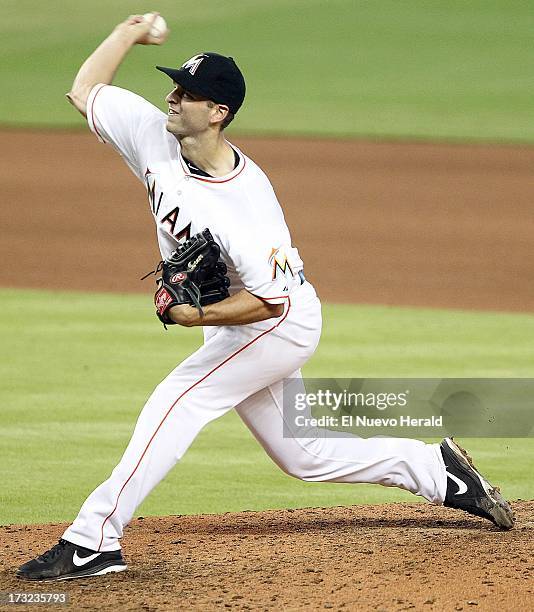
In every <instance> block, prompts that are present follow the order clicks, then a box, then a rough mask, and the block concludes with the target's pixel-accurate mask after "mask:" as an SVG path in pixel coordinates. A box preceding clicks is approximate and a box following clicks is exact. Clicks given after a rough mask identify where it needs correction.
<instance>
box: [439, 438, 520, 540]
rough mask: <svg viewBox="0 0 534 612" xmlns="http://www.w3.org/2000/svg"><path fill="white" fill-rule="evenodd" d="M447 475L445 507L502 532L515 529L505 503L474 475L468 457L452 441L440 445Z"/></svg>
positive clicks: (476, 474)
mask: <svg viewBox="0 0 534 612" xmlns="http://www.w3.org/2000/svg"><path fill="white" fill-rule="evenodd" d="M440 448H441V454H442V456H443V461H444V462H445V467H446V472H447V493H446V494H445V501H444V502H443V505H444V506H448V507H449V508H457V509H458V510H464V511H465V512H468V513H469V514H475V515H476V516H481V517H482V518H486V519H488V520H490V521H491V522H492V523H494V524H495V525H497V527H500V528H501V529H511V528H512V527H513V526H514V521H515V517H514V513H513V512H512V508H510V505H509V504H508V502H507V501H506V500H505V499H504V497H503V496H502V495H501V493H500V492H499V489H498V488H496V487H492V486H491V485H490V483H489V482H488V481H487V480H486V479H485V478H484V477H483V476H482V475H481V474H480V473H479V472H478V471H477V469H476V468H475V466H474V465H473V461H472V459H471V457H470V456H469V455H468V454H467V453H466V452H465V451H464V449H463V448H461V447H460V446H458V444H456V442H455V441H454V440H453V439H452V438H445V439H444V440H443V442H442V443H441V445H440Z"/></svg>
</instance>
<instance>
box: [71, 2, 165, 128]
mask: <svg viewBox="0 0 534 612" xmlns="http://www.w3.org/2000/svg"><path fill="white" fill-rule="evenodd" d="M157 16H158V13H153V15H152V17H151V18H150V19H149V20H145V19H144V18H143V17H142V16H141V15H132V16H131V17H129V18H128V19H127V20H126V21H124V22H122V23H119V25H117V27H116V28H115V29H114V30H113V32H112V33H111V34H110V35H109V36H108V37H107V38H106V40H104V42H102V44H101V45H100V46H99V47H98V48H97V49H96V50H95V51H94V52H93V53H92V54H91V55H90V56H89V57H88V58H87V59H86V60H85V62H84V63H83V64H82V66H81V68H80V70H79V71H78V74H77V75H76V78H75V79H74V83H73V84H72V88H71V90H70V92H69V93H68V94H67V98H68V100H69V102H70V103H71V104H72V105H73V106H75V107H76V108H77V109H78V110H79V111H80V113H81V114H82V115H83V116H84V117H86V116H87V99H88V98H89V94H90V93H91V91H92V89H93V88H94V86H95V85H97V84H98V83H105V84H108V85H109V84H111V83H112V82H113V78H114V76H115V73H116V72H117V69H118V68H119V66H120V65H121V63H122V61H123V60H124V58H125V57H126V55H127V54H128V51H129V50H130V49H131V48H132V47H133V46H134V45H136V44H139V45H161V44H162V43H163V42H165V39H166V36H161V37H158V38H154V37H153V36H150V34H149V32H150V28H151V27H152V23H153V22H154V20H155V19H156V17H157Z"/></svg>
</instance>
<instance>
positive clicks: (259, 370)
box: [63, 283, 446, 551]
mask: <svg viewBox="0 0 534 612" xmlns="http://www.w3.org/2000/svg"><path fill="white" fill-rule="evenodd" d="M320 330H321V307H320V302H319V300H318V298H317V296H316V294H315V291H314V289H313V287H312V286H311V285H310V284H309V283H305V284H304V285H302V286H301V287H300V288H298V289H296V290H295V291H294V292H293V293H292V294H291V298H290V300H289V301H288V303H287V304H286V306H285V310H284V314H283V315H282V317H280V318H279V319H270V320H267V321H261V322H259V323H254V324H251V325H242V326H227V327H213V328H207V329H205V339H206V341H205V343H204V345H203V346H202V347H201V348H199V349H198V350H197V351H196V352H195V353H193V354H192V355H191V356H190V357H188V358H187V359H186V360H185V361H183V362H182V363H181V364H180V365H179V366H178V367H177V368H176V369H174V370H173V371H172V372H171V373H170V374H169V375H168V376H167V377H166V378H165V379H164V380H163V381H162V382H161V383H160V384H159V385H158V386H157V387H156V389H155V390H154V392H153V393H152V395H151V396H150V398H149V399H148V401H147V403H146V404H145V406H144V408H143V410H142V411H141V414H140V415H139V418H138V421H137V424H136V426H135V430H134V432H133V435H132V438H131V440H130V442H129V444H128V446H127V448H126V450H125V452H124V455H123V456H122V458H121V460H120V462H119V464H118V465H117V466H116V467H115V469H114V470H113V472H112V474H111V476H110V477H109V478H108V479H107V480H106V481H105V482H104V483H102V484H101V485H100V486H99V487H97V488H96V489H95V490H94V491H93V493H91V495H90V496H89V497H88V498H87V500H86V501H85V503H84V504H83V506H82V508H81V509H80V512H79V514H78V516H77V517H76V519H75V521H74V522H73V524H72V525H71V526H70V527H69V528H68V529H67V530H66V531H65V533H64V535H63V538H64V539H66V540H68V541H69V542H72V543H74V544H77V545H79V546H83V547H86V548H89V549H91V550H95V551H111V550H117V549H119V548H120V543H119V539H120V538H121V537H122V534H123V529H124V527H125V526H126V525H127V524H128V522H129V521H130V520H131V518H132V516H133V514H134V512H135V509H136V508H137V507H138V506H139V505H140V504H141V502H142V501H143V500H144V499H145V497H146V496H147V495H148V494H149V493H150V491H151V490H152V489H153V488H154V487H155V486H156V485H157V484H158V483H159V482H160V481H161V480H162V479H163V478H164V477H165V476H166V475H167V473H168V472H169V470H170V469H171V468H172V467H173V466H174V465H175V464H176V462H177V461H178V460H179V459H180V458H181V457H182V456H183V455H184V454H185V452H186V451H187V449H188V448H189V446H190V445H191V443H192V442H193V440H194V439H195V437H196V436H197V434H198V433H199V432H200V431H201V429H202V428H203V427H204V426H205V425H207V424H208V423H209V422H210V421H213V420H214V419H216V418H217V417H220V416H222V415H223V414H225V413H226V412H228V411H229V410H231V409H232V408H236V410H237V412H238V414H239V415H240V417H241V418H242V419H243V421H244V423H245V424H246V425H247V427H248V428H249V429H250V430H251V432H252V433H253V434H254V436H255V437H256V438H257V439H258V441H259V442H260V444H261V445H262V446H263V448H264V449H265V450H266V452H267V453H268V455H269V456H270V457H271V458H272V459H273V461H274V462H275V463H276V464H277V465H278V466H279V467H280V468H281V469H282V470H284V471H285V472H287V473H288V474H291V475H292V476H295V477H297V478H300V479H302V480H308V481H317V482H321V481H329V482H350V483H376V484H381V485H385V486H395V487H400V488H403V489H407V490H408V491H411V492H412V493H414V494H416V495H421V496H423V497H424V498H426V499H427V500H429V501H431V502H433V503H437V504H441V503H442V502H443V500H444V497H445V490H446V474H445V466H444V464H443V460H442V458H441V452H440V450H439V445H436V444H425V443H423V442H420V441H417V440H407V439H400V438H368V439H362V438H358V437H356V436H353V437H347V436H346V434H345V435H344V436H340V435H338V436H336V437H328V438H326V437H318V436H313V437H309V438H308V437H307V438H291V437H289V438H284V437H283V435H282V425H283V412H282V384H283V383H282V381H283V379H284V378H288V377H298V376H300V368H301V366H302V365H303V364H304V363H305V362H306V361H307V360H308V359H309V358H310V357H311V355H312V354H313V352H314V351H315V348H316V347H317V344H318V342H319V336H320ZM312 433H314V432H312ZM330 435H331V432H330V433H329V436H330Z"/></svg>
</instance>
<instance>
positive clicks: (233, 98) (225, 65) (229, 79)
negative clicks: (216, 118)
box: [156, 52, 245, 114]
mask: <svg viewBox="0 0 534 612" xmlns="http://www.w3.org/2000/svg"><path fill="white" fill-rule="evenodd" d="M156 68H157V69H158V70H161V72H164V73H165V74H166V75H168V76H170V77H171V79H172V80H173V81H174V82H175V83H178V85H181V86H182V87H183V88H184V89H186V90H187V91H190V92H191V93H192V94H196V95H198V96H202V97H204V98H208V99H209V100H213V101H214V102H217V103H218V104H226V106H228V108H229V109H230V111H231V112H232V113H234V114H235V113H237V111H238V110H239V109H240V107H241V105H242V104H243V100H244V99H245V78H244V77H243V74H242V72H241V70H239V68H238V67H237V64H236V63H235V62H234V59H233V58H232V57H226V56H224V55H220V54H219V53H211V52H210V53H199V54H198V55H194V56H193V57H192V58H191V59H189V60H187V62H185V64H183V65H182V66H181V67H180V68H165V67H163V66H156Z"/></svg>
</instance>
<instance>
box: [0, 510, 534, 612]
mask: <svg viewBox="0 0 534 612" xmlns="http://www.w3.org/2000/svg"><path fill="white" fill-rule="evenodd" d="M514 510H515V512H516V515H517V525H516V527H515V528H514V529H513V530H512V531H508V532H503V531H499V530H498V529H496V528H495V527H493V526H492V525H491V524H490V523H488V522H486V521H483V520H481V519H478V518H475V517H470V516H468V515H465V514H463V513H459V512H457V511H454V510H450V509H447V508H438V507H434V506H430V505H427V504H389V505H380V506H351V507H337V508H307V509H302V510H277V511H268V512H240V513H229V514H223V515H201V516H171V517H163V518H155V517H153V518H144V519H143V518H137V519H134V520H133V521H132V523H131V524H130V526H129V527H128V528H127V530H126V533H125V537H124V540H123V548H124V553H125V557H126V560H127V562H128V564H129V571H128V572H124V573H122V574H112V575H108V576H103V577H97V578H91V579H85V580H76V581H65V582H55V583H33V582H25V581H21V580H18V579H17V578H15V577H14V575H13V572H14V571H15V569H16V567H17V566H18V565H19V564H20V563H22V562H24V561H26V560H28V559H29V558H31V557H33V556H35V555H36V554H39V553H42V552H43V551H44V550H45V549H46V548H48V547H49V546H51V545H52V544H53V543H54V542H55V541H57V538H58V537H60V535H61V533H62V531H63V529H64V528H65V526H66V525H30V526H17V525H15V526H6V527H0V550H1V551H2V552H1V558H0V582H1V584H2V590H3V591H21V590H25V591H33V592H55V593H58V592H66V593H68V594H69V596H70V607H71V608H73V609H76V610H96V609H97V610H111V609H114V610H202V611H204V610H224V609H229V608H230V609H235V610H315V609H325V608H326V609H334V610H382V611H385V610H409V609H416V610H529V609H530V610H531V609H532V608H533V602H534V582H533V574H534V560H533V558H532V543H533V539H534V502H532V501H531V502H516V503H515V504H514ZM39 607H40V608H41V606H39ZM33 609H35V606H33ZM56 609H58V607H57V606H56Z"/></svg>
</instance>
